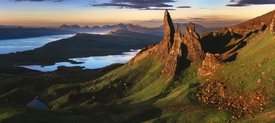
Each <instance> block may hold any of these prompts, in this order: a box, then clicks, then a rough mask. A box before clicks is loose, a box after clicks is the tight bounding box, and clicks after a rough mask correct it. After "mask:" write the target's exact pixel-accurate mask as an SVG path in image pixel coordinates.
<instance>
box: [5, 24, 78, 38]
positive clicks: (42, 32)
mask: <svg viewBox="0 0 275 123" xmlns="http://www.w3.org/2000/svg"><path fill="white" fill-rule="evenodd" d="M71 33H76V32H75V31H73V30H59V29H53V28H21V27H19V28H0V40H4V39H19V38H30V37H40V36H47V35H59V34H71Z"/></svg>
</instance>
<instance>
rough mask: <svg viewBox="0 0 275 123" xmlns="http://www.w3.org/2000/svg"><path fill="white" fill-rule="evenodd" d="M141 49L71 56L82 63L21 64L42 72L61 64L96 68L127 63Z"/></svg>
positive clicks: (54, 68)
mask: <svg viewBox="0 0 275 123" xmlns="http://www.w3.org/2000/svg"><path fill="white" fill-rule="evenodd" d="M138 51H139V50H132V49H131V50H130V52H124V53H123V54H122V55H108V56H91V57H86V58H71V59H70V60H73V61H76V62H81V64H71V63H69V62H57V63H55V65H50V66H41V65H28V66H20V67H24V68H28V69H32V70H39V71H42V72H49V71H54V70H56V69H57V68H58V67H59V66H66V67H74V66H80V67H84V69H96V68H102V67H105V66H108V65H111V64H114V63H126V62H128V61H129V60H130V59H131V58H133V57H134V56H135V55H136V54H137V53H138Z"/></svg>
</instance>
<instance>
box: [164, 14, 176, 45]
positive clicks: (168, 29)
mask: <svg viewBox="0 0 275 123" xmlns="http://www.w3.org/2000/svg"><path fill="white" fill-rule="evenodd" d="M163 22H164V39H167V40H173V37H174V33H175V28H174V25H173V22H172V19H171V16H170V14H169V12H168V10H165V13H164V19H163Z"/></svg>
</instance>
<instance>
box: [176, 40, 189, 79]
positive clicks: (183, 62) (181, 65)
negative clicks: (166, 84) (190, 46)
mask: <svg viewBox="0 0 275 123" xmlns="http://www.w3.org/2000/svg"><path fill="white" fill-rule="evenodd" d="M181 48H182V57H180V58H179V59H178V61H177V68H176V71H175V74H176V75H180V74H181V72H182V71H183V70H185V69H187V68H188V67H190V65H191V61H190V60H189V59H187V58H186V57H187V55H188V50H187V46H186V45H185V44H183V43H182V44H181Z"/></svg>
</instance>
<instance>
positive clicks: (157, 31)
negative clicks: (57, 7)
mask: <svg viewBox="0 0 275 123" xmlns="http://www.w3.org/2000/svg"><path fill="white" fill-rule="evenodd" d="M187 25H188V23H174V26H175V28H176V26H179V28H180V29H181V30H182V33H183V32H184V31H185V28H186V26H187ZM195 26H196V31H197V32H198V33H199V34H203V33H206V32H214V31H218V30H221V29H222V27H221V28H206V27H204V26H202V25H199V24H195ZM58 29H62V30H73V31H89V32H106V33H107V32H110V31H115V30H121V29H123V30H128V31H131V32H138V33H146V34H154V35H163V29H164V25H161V26H160V27H156V28H148V27H142V26H140V25H133V24H123V23H120V24H117V25H104V26H102V27H100V26H93V27H89V26H85V27H80V26H79V25H66V24H63V25H61V26H60V27H58Z"/></svg>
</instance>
